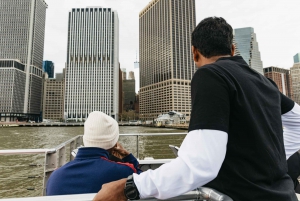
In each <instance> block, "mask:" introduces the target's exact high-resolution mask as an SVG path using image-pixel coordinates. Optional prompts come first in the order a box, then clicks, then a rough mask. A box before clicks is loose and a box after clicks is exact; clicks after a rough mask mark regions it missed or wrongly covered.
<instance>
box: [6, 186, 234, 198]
mask: <svg viewBox="0 0 300 201" xmlns="http://www.w3.org/2000/svg"><path fill="white" fill-rule="evenodd" d="M95 195H96V194H95V193H92V194H78V195H63V196H43V197H31V198H14V199H3V200H2V201H50V200H51V201H58V200H64V201H91V200H93V198H94V196H95ZM140 200H148V201H149V200H153V201H154V200H157V199H156V198H146V199H140ZM167 200H186V201H187V200H199V201H233V200H232V199H231V198H230V197H228V196H227V195H224V194H222V193H220V192H218V191H216V190H213V189H210V188H197V189H195V190H193V191H190V192H187V193H185V194H183V195H179V196H177V197H173V198H170V199H167Z"/></svg>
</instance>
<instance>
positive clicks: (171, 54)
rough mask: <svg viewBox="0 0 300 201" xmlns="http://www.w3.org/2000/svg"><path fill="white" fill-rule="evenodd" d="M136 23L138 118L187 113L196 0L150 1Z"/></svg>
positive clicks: (191, 73)
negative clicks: (172, 112)
mask: <svg viewBox="0 0 300 201" xmlns="http://www.w3.org/2000/svg"><path fill="white" fill-rule="evenodd" d="M139 22H140V36H139V38H140V87H141V88H140V114H141V115H140V117H141V118H143V119H154V118H157V115H159V114H161V113H167V112H169V111H174V110H175V111H178V112H180V113H183V114H185V115H186V116H189V115H190V111H191V99H190V84H191V79H192V76H193V74H194V72H195V65H194V62H193V58H192V53H191V33H192V31H193V30H194V28H195V0H184V1H182V0H152V1H151V2H150V3H149V4H148V5H147V6H146V7H145V8H144V9H143V10H142V11H141V12H140V14H139ZM187 118H188V117H187Z"/></svg>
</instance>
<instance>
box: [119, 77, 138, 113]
mask: <svg viewBox="0 0 300 201" xmlns="http://www.w3.org/2000/svg"><path fill="white" fill-rule="evenodd" d="M122 87H123V96H124V105H123V108H124V110H126V111H128V110H133V109H134V103H135V80H134V79H127V80H123V84H122Z"/></svg>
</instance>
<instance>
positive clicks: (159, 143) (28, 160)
mask: <svg viewBox="0 0 300 201" xmlns="http://www.w3.org/2000/svg"><path fill="white" fill-rule="evenodd" d="M185 132H186V131H185V130H177V129H159V128H149V127H130V126H124V127H120V133H122V134H136V133H185ZM82 134H83V127H11V128H0V150H7V149H45V148H54V147H56V146H57V145H59V144H61V143H63V142H65V141H67V140H69V139H71V138H73V137H75V136H77V135H82ZM183 138H184V135H176V136H175V135H172V136H155V135H153V136H141V137H140V138H139V141H138V149H139V158H140V159H143V158H144V157H153V158H155V159H161V158H174V155H173V153H172V151H171V150H170V149H169V148H168V145H169V144H173V145H176V146H180V144H181V142H182V140H183ZM120 142H121V143H122V144H123V145H124V147H125V148H126V149H127V150H128V151H130V152H132V153H133V154H134V155H135V156H137V138H136V137H134V136H126V137H120ZM43 163H44V155H43V154H40V155H10V156H1V155H0V198H8V197H29V196H40V195H41V192H42V188H43V178H42V176H43V168H44V167H43ZM30 164H35V165H40V166H38V167H36V166H30ZM28 177H30V178H28Z"/></svg>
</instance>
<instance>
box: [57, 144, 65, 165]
mask: <svg viewBox="0 0 300 201" xmlns="http://www.w3.org/2000/svg"><path fill="white" fill-rule="evenodd" d="M56 152H57V167H56V168H60V167H61V166H63V165H64V164H66V146H62V147H61V148H59V149H58V150H57V151H56Z"/></svg>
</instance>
